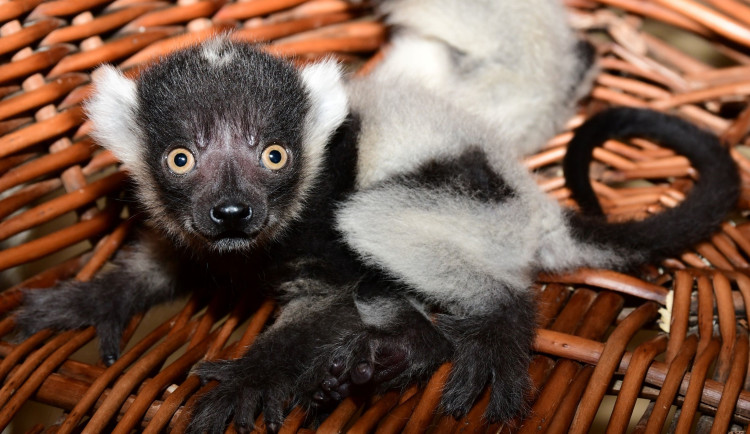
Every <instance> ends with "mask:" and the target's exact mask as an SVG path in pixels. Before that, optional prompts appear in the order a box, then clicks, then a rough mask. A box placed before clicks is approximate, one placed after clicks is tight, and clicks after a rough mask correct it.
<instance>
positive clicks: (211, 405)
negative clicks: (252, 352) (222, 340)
mask: <svg viewBox="0 0 750 434" xmlns="http://www.w3.org/2000/svg"><path fill="white" fill-rule="evenodd" d="M258 369H260V370H262V369H263V368H258ZM250 371H256V370H255V369H251V366H249V363H248V360H247V359H237V360H222V361H217V362H204V363H202V364H201V365H199V366H198V367H197V368H196V369H195V371H194V372H195V374H197V375H198V377H200V379H201V381H202V382H204V383H206V382H208V381H210V380H217V381H218V382H219V383H218V384H217V385H216V387H214V388H213V389H211V390H209V391H208V392H206V394H205V395H204V396H202V397H201V398H200V399H199V400H198V403H197V404H196V406H195V408H194V409H193V411H192V420H191V422H190V426H189V428H188V431H187V432H188V433H196V434H198V433H209V434H211V433H223V432H224V431H225V430H226V428H227V426H228V425H229V423H230V422H231V421H234V426H235V428H236V429H237V430H238V431H239V432H250V431H252V430H253V429H254V428H255V418H256V416H257V415H258V414H259V413H260V411H262V412H263V418H264V420H265V424H266V430H267V432H269V433H276V432H278V431H279V429H280V428H281V425H282V423H283V421H284V415H285V414H286V407H287V406H286V403H288V402H289V399H290V397H291V396H293V395H294V394H295V389H296V387H298V385H297V384H296V382H295V381H294V380H295V379H294V378H293V377H286V378H285V377H284V376H283V375H272V374H271V373H270V372H269V373H266V374H271V375H264V374H263V373H261V372H259V371H256V372H255V375H248V374H249V372H250ZM253 380H255V381H253Z"/></svg>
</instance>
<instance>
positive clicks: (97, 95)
mask: <svg viewBox="0 0 750 434" xmlns="http://www.w3.org/2000/svg"><path fill="white" fill-rule="evenodd" d="M92 76H93V82H94V93H93V95H92V96H91V98H90V99H89V100H88V101H87V102H86V104H85V109H86V113H87V115H88V117H89V119H91V121H92V122H93V124H94V125H93V131H92V135H93V136H94V138H95V139H96V141H97V143H99V144H100V145H101V146H103V147H104V148H106V149H109V150H110V151H112V153H113V154H114V155H115V157H117V158H118V159H119V160H120V161H122V162H123V163H125V165H126V166H128V167H129V168H130V169H131V170H137V169H139V168H140V167H142V165H143V152H142V147H143V142H142V137H141V132H140V129H139V128H138V125H137V124H136V118H135V117H136V110H137V108H138V91H137V89H136V85H135V82H133V81H132V80H129V79H127V78H126V77H125V76H124V75H122V73H121V72H120V71H119V70H117V68H115V67H113V66H110V65H105V66H102V67H100V68H99V69H97V70H96V71H94V73H93V74H92Z"/></svg>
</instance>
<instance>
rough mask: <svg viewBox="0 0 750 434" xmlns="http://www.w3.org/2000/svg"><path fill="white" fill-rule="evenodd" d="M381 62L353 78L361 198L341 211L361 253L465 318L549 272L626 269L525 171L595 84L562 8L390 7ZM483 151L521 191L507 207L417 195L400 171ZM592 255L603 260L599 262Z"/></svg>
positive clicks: (496, 2)
mask: <svg viewBox="0 0 750 434" xmlns="http://www.w3.org/2000/svg"><path fill="white" fill-rule="evenodd" d="M383 9H384V12H386V13H387V14H388V15H387V20H388V21H389V23H390V24H393V25H396V26H398V27H397V28H396V30H395V33H396V34H395V36H394V38H393V40H392V44H391V47H390V48H389V51H388V52H387V55H386V57H385V59H384V60H383V61H382V62H381V63H380V64H379V65H378V66H377V67H376V68H375V70H374V71H373V72H372V73H371V74H369V75H368V76H365V77H362V78H357V79H354V80H352V81H351V82H350V83H349V84H348V89H349V92H350V104H351V107H352V110H353V112H355V113H356V114H357V115H359V116H360V119H361V131H360V137H359V149H358V152H359V160H358V174H357V183H358V186H359V188H360V191H359V192H358V193H356V194H355V195H354V197H353V199H351V200H349V201H347V202H346V203H345V204H344V205H343V206H342V208H341V209H340V212H339V214H338V217H337V219H338V220H337V222H338V225H339V228H340V229H341V231H342V232H343V233H344V236H345V239H346V240H347V242H348V243H349V244H350V245H351V246H352V247H353V248H354V249H355V251H357V252H358V253H359V254H360V255H361V256H362V257H364V258H365V259H366V260H368V261H372V262H374V263H376V264H377V265H379V266H380V267H383V268H384V269H386V270H388V271H389V272H391V273H393V274H394V275H396V276H397V277H398V278H400V279H401V280H403V281H404V282H406V283H408V284H409V285H410V287H411V288H413V289H414V290H415V291H416V292H418V293H419V294H421V295H422V296H423V297H426V298H427V299H428V300H430V301H432V302H435V303H438V304H441V305H443V306H444V307H446V308H447V309H448V310H451V311H453V312H455V313H458V314H469V313H474V314H476V313H480V312H484V311H489V310H492V309H493V308H494V303H495V302H496V301H497V299H498V297H499V298H502V297H503V294H507V293H508V291H522V290H525V289H526V288H528V287H529V285H530V284H531V280H532V278H533V273H535V272H536V271H538V270H540V269H548V270H559V269H561V268H570V267H575V266H580V265H584V264H591V263H592V262H594V263H598V264H601V265H605V264H610V263H614V262H616V259H617V256H616V255H615V253H614V252H611V251H608V250H606V249H598V248H594V247H591V246H585V245H581V244H580V243H578V242H577V241H576V240H575V239H574V238H573V237H572V236H571V234H570V231H569V230H568V228H567V227H566V220H565V218H564V216H563V213H562V210H561V209H560V208H559V206H558V205H557V204H556V203H554V202H553V201H551V200H550V199H549V198H547V197H546V196H545V195H544V194H543V193H542V192H541V191H540V190H539V189H538V187H537V185H536V184H535V183H534V181H533V179H532V178H531V176H530V175H529V174H528V173H527V172H526V170H525V169H524V168H523V166H522V165H521V163H520V159H521V157H522V156H523V155H525V154H527V153H529V152H532V151H535V150H538V149H539V148H540V147H542V146H543V145H544V144H545V143H546V141H547V140H549V139H550V138H551V137H552V136H553V135H554V134H555V133H557V132H558V131H559V129H560V128H561V127H562V125H563V123H564V122H565V121H566V120H567V119H568V118H569V117H570V116H571V115H572V113H573V108H574V107H575V102H576V101H575V99H574V98H575V97H576V96H580V95H581V94H582V93H583V92H585V90H587V89H588V87H589V85H590V79H591V78H590V77H588V78H584V79H583V80H581V77H582V75H583V76H585V75H586V74H584V73H585V71H584V70H583V69H585V68H583V67H582V66H581V60H580V59H579V58H578V53H577V48H576V44H577V38H576V37H575V35H574V34H573V32H572V31H571V30H570V28H569V27H568V26H567V24H566V22H565V14H564V10H563V8H562V5H561V4H560V3H559V2H558V1H557V0H526V1H512V0H478V1H472V2H457V1H454V0H391V1H388V2H384V3H383ZM469 148H479V149H481V151H483V153H484V154H485V155H486V157H487V160H488V164H489V165H490V166H491V167H492V169H493V170H494V171H495V172H496V173H498V174H500V176H501V177H502V179H503V181H505V182H506V183H507V184H508V186H509V187H510V188H511V189H512V190H513V192H514V195H513V196H511V197H508V198H507V199H506V200H503V201H500V202H499V203H496V202H492V201H481V200H476V199H475V198H472V197H464V196H462V195H460V194H457V193H456V192H455V191H450V190H437V189H434V188H424V189H421V188H416V189H415V188H413V187H411V186H407V185H404V184H400V183H399V182H398V181H397V180H395V181H394V179H397V178H396V177H398V176H399V175H402V174H405V173H409V172H411V171H413V170H415V169H417V168H419V167H420V166H421V165H422V164H424V163H425V162H427V161H430V160H434V159H440V158H446V157H453V156H458V155H460V154H461V153H462V152H464V151H466V150H467V149H469ZM592 258H594V259H593V260H592Z"/></svg>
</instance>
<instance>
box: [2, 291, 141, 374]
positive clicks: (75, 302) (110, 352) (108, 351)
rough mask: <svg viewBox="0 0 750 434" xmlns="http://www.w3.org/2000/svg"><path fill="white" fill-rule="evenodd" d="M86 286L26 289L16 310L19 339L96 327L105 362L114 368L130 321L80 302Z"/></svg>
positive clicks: (118, 314)
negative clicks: (127, 323)
mask: <svg viewBox="0 0 750 434" xmlns="http://www.w3.org/2000/svg"><path fill="white" fill-rule="evenodd" d="M81 289H83V286H82V285H81V286H76V285H75V284H70V283H68V284H66V285H64V286H62V287H59V288H50V289H36V290H26V291H24V292H23V302H22V304H21V307H20V308H19V309H18V310H17V311H16V316H15V321H16V330H17V332H16V336H17V337H18V339H19V340H23V339H26V338H28V337H30V336H31V335H33V334H35V333H37V332H39V331H41V330H43V329H52V330H57V331H61V330H73V329H80V328H84V327H88V326H96V331H97V334H98V335H99V341H100V353H101V357H102V360H103V361H104V362H105V363H106V364H107V365H111V364H112V363H114V362H115V361H116V360H117V358H118V357H119V356H120V339H121V338H122V331H123V327H124V325H125V321H126V320H127V318H124V316H123V315H122V314H120V312H104V311H102V310H100V309H99V307H98V306H91V305H90V303H85V302H81V301H80V300H79V296H80V294H79V293H80V292H82V291H81Z"/></svg>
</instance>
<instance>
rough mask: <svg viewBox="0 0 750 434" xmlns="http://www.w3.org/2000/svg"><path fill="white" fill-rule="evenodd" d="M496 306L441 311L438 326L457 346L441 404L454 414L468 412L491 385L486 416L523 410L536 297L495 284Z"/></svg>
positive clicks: (499, 418) (528, 386)
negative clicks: (470, 310)
mask: <svg viewBox="0 0 750 434" xmlns="http://www.w3.org/2000/svg"><path fill="white" fill-rule="evenodd" d="M498 294H507V295H506V296H505V297H502V298H500V297H499V298H498V301H497V304H496V305H495V306H488V308H487V313H484V314H482V313H478V314H476V315H471V316H467V317H463V318H462V317H457V316H452V315H441V316H439V317H438V327H439V328H440V330H442V331H443V332H444V333H445V334H446V335H447V336H448V337H449V339H450V341H451V342H452V343H453V345H454V346H455V348H456V349H455V357H454V359H453V370H452V371H451V375H450V377H449V378H448V382H447V383H446V384H445V388H444V393H443V398H442V400H441V405H442V408H443V410H444V411H445V412H446V413H449V414H452V415H454V416H455V417H463V416H465V415H466V414H468V412H469V410H470V409H471V407H472V406H473V405H474V404H475V403H476V400H477V399H478V398H479V395H480V394H481V393H482V391H484V389H485V387H487V386H488V385H489V387H490V388H491V392H490V401H489V404H488V405H487V410H486V411H485V414H484V417H485V419H486V420H488V421H490V422H500V421H508V420H510V419H512V418H513V417H514V416H518V415H519V413H523V412H524V410H523V409H524V408H525V406H526V399H527V398H528V397H527V396H526V394H527V393H528V392H529V390H530V389H531V379H530V378H529V373H528V369H529V361H530V359H531V344H532V342H533V340H534V335H535V330H536V300H535V299H534V294H533V293H532V292H530V291H528V290H525V289H523V290H515V291H514V290H510V291H508V290H507V289H503V288H498Z"/></svg>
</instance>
